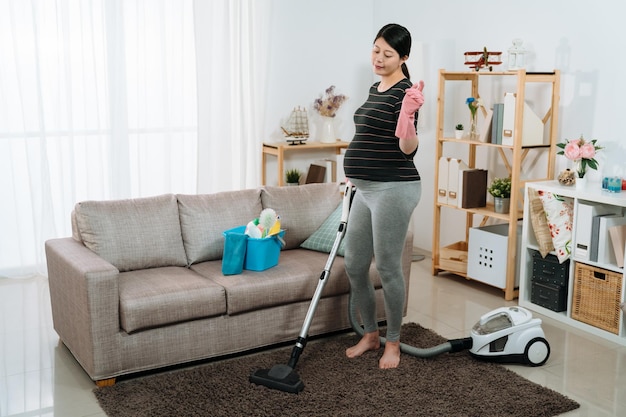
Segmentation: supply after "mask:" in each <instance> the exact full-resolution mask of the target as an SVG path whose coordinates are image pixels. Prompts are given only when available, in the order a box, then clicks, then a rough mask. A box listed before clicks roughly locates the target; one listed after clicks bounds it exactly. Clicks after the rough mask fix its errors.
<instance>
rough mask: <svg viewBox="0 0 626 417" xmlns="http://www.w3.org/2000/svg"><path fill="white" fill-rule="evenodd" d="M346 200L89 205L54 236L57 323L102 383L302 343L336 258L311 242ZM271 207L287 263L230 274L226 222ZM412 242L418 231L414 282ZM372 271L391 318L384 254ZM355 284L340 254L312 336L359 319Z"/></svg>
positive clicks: (323, 194)
mask: <svg viewBox="0 0 626 417" xmlns="http://www.w3.org/2000/svg"><path fill="white" fill-rule="evenodd" d="M341 199H342V194H341V192H340V190H339V189H338V187H337V185H335V184H311V185H305V186H300V187H264V188H259V189H249V190H241V191H233V192H223V193H217V194H210V195H162V196H157V197H150V198H140V199H131V200H118V201H86V202H82V203H78V204H77V205H76V207H75V210H74V213H73V216H72V226H73V227H72V229H73V236H72V237H67V238H60V239H52V240H49V241H47V242H46V257H47V264H48V279H49V284H50V297H51V301H52V315H53V323H54V328H55V330H56V332H57V333H58V334H59V336H60V339H61V341H62V342H63V343H64V344H65V346H67V348H68V349H69V350H70V351H71V352H72V354H73V355H74V357H75V358H76V360H77V361H78V362H79V363H80V365H81V366H82V367H83V368H84V369H85V371H86V372H87V374H88V375H89V377H90V378H91V379H92V380H94V381H96V383H97V384H98V385H100V386H103V385H110V384H113V383H115V378H116V377H118V376H121V375H125V374H130V373H134V372H139V371H145V370H151V369H156V368H161V367H166V366H170V365H175V364H182V363H187V362H192V361H197V360H201V359H207V358H214V357H219V356H222V355H227V354H232V353H236V352H243V351H246V350H250V349H254V348H259V347H264V346H269V345H273V344H276V343H280V342H287V341H290V340H294V341H295V339H296V337H297V336H298V333H299V331H300V329H301V326H302V323H303V320H304V317H305V314H306V311H307V309H308V307H309V304H310V300H311V298H312V296H313V293H314V290H315V288H316V286H317V283H318V280H319V277H320V274H321V273H322V271H323V269H324V266H325V263H326V260H327V258H328V254H327V253H324V252H321V251H313V250H308V249H302V248H300V245H301V244H302V243H303V242H304V241H305V240H306V239H307V238H308V237H309V236H310V235H311V234H313V233H314V232H315V231H316V230H318V228H320V226H322V225H323V223H324V221H325V219H326V218H327V217H328V216H329V215H330V214H331V213H333V212H334V210H335V208H336V207H337V206H338V205H339V204H340V202H341ZM266 207H270V208H273V209H274V210H275V211H276V212H277V213H278V214H279V215H280V216H281V226H282V228H283V229H284V230H285V236H284V240H285V243H286V246H285V247H284V249H283V250H282V251H281V253H280V260H279V264H278V265H277V266H275V267H273V268H270V269H267V270H265V271H261V272H257V271H248V270H244V271H243V273H242V274H239V275H229V276H224V275H223V274H222V272H221V258H222V252H223V246H224V237H223V234H222V232H223V231H224V230H228V229H230V228H233V227H237V226H241V225H245V224H246V223H247V222H248V221H250V220H251V219H253V218H255V217H258V216H259V214H260V212H261V210H262V209H263V208H266ZM348 227H349V226H348ZM335 231H336V229H335ZM333 240H334V237H333ZM411 250H412V236H411V235H410V233H409V235H408V236H407V240H406V245H405V250H404V254H403V266H404V274H405V281H406V285H407V290H408V283H409V274H410V264H411ZM372 277H373V279H374V281H375V283H376V287H377V299H378V305H379V318H380V319H381V320H383V319H384V308H383V302H382V290H381V288H380V279H379V277H378V274H377V273H376V271H375V265H374V263H372ZM348 292H349V284H348V280H347V277H346V274H345V270H344V263H343V258H342V257H337V258H336V260H335V263H334V266H333V269H332V273H331V277H330V280H329V281H328V283H327V285H326V287H325V289H324V293H323V296H322V299H321V300H320V303H319V305H318V308H317V311H316V314H315V317H314V319H313V322H312V324H311V328H310V331H309V335H310V336H313V335H319V334H324V333H328V332H333V331H337V330H342V329H348V328H349V327H350V325H349V321H348V317H347V315H348V306H347V303H348V302H347V300H348ZM407 293H408V291H407ZM405 311H406V302H405ZM338 354H340V352H338ZM287 359H288V358H286V360H287Z"/></svg>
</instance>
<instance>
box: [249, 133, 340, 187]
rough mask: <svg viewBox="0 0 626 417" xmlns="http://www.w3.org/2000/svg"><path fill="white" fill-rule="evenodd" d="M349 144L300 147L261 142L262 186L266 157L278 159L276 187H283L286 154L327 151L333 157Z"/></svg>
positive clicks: (305, 143) (320, 144)
mask: <svg viewBox="0 0 626 417" xmlns="http://www.w3.org/2000/svg"><path fill="white" fill-rule="evenodd" d="M348 145H349V142H344V141H342V140H339V139H338V140H337V142H335V143H322V142H308V141H307V142H304V143H303V144H301V145H290V144H288V143H287V142H284V143H283V142H275V143H274V142H263V161H262V165H263V171H262V175H261V181H262V184H263V185H265V181H266V163H267V156H268V155H274V156H275V157H276V158H277V159H278V185H279V186H282V185H285V181H284V174H283V171H284V158H285V154H286V153H288V152H302V151H312V150H320V149H321V150H328V151H333V154H334V155H339V154H340V153H341V149H344V148H347V147H348ZM332 180H333V181H336V180H337V178H336V176H333V178H332Z"/></svg>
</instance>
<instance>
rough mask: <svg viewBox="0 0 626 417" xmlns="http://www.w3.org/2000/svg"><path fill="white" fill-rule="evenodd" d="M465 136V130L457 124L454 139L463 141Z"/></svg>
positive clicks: (461, 125)
mask: <svg viewBox="0 0 626 417" xmlns="http://www.w3.org/2000/svg"><path fill="white" fill-rule="evenodd" d="M464 134H465V130H464V127H463V124H461V123H459V124H457V125H456V126H455V127H454V137H455V138H457V139H463V135H464Z"/></svg>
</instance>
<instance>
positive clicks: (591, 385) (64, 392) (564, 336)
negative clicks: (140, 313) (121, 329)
mask: <svg viewBox="0 0 626 417" xmlns="http://www.w3.org/2000/svg"><path fill="white" fill-rule="evenodd" d="M514 304H516V303H515V302H505V301H504V300H503V298H502V292H501V291H500V290H497V289H493V288H491V287H487V286H484V285H481V284H477V283H475V282H470V281H466V280H465V279H463V278H460V277H458V276H454V275H447V274H440V276H438V277H433V276H431V273H430V260H429V258H428V257H427V258H426V260H423V261H420V262H414V263H413V268H412V274H411V289H410V294H409V306H408V310H409V311H408V315H407V317H406V321H413V322H417V323H420V324H421V325H422V326H424V327H427V328H431V329H433V330H434V331H436V332H437V333H439V334H441V335H442V336H444V337H447V338H461V337H466V336H467V335H468V334H469V331H470V328H471V326H473V325H474V323H475V322H476V320H477V319H478V317H480V316H481V315H482V314H484V313H486V312H488V311H491V310H493V309H495V308H497V307H501V306H503V305H514ZM543 329H544V331H545V333H546V338H547V339H548V341H549V342H550V345H551V348H552V353H551V355H550V359H549V360H548V362H547V363H546V364H545V365H544V366H542V367H538V368H529V367H525V366H509V368H510V369H512V370H514V371H515V372H518V373H520V374H521V375H523V376H524V377H526V378H528V379H530V380H532V381H534V382H536V383H539V384H541V385H545V386H548V387H549V388H552V389H554V390H556V391H558V392H561V393H563V394H565V395H567V396H569V397H570V398H572V399H574V400H576V401H578V402H579V403H581V404H582V406H581V408H580V409H578V410H576V411H573V412H571V413H568V414H566V415H567V416H593V417H604V416H624V415H626V348H624V347H621V346H618V345H616V344H613V343H611V342H607V341H604V340H601V339H598V338H595V337H592V336H589V335H587V334H585V333H583V332H581V331H579V330H576V329H573V328H570V327H568V326H564V325H562V324H559V323H557V322H554V321H552V320H550V319H547V318H544V323H543ZM294 337H295V336H294ZM93 388H94V384H93V383H92V382H91V380H90V379H89V378H88V377H87V375H86V374H85V373H84V372H83V371H82V369H81V368H80V366H79V365H78V364H77V363H76V361H75V360H74V359H73V358H72V356H71V355H70V354H69V352H68V351H67V349H65V347H63V345H60V344H59V341H58V337H57V336H56V333H55V332H54V330H53V329H52V318H51V313H50V302H49V294H48V286H47V281H46V279H45V278H33V279H28V280H9V279H0V417H5V416H14V417H17V416H20V417H26V416H28V417H34V416H42V417H43V416H46V417H51V416H62V417H74V416H76V417H80V416H104V413H103V412H102V410H101V409H100V407H99V406H98V404H97V402H96V400H95V397H94V395H93V394H92V390H93Z"/></svg>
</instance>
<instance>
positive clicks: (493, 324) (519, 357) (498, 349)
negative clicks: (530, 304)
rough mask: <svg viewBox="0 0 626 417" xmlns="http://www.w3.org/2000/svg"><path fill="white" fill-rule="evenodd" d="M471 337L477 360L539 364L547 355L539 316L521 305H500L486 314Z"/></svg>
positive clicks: (542, 362) (548, 346)
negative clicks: (533, 314) (535, 315)
mask: <svg viewBox="0 0 626 417" xmlns="http://www.w3.org/2000/svg"><path fill="white" fill-rule="evenodd" d="M471 337H472V348H471V349H470V353H471V354H472V356H474V357H476V358H478V359H483V360H491V361H497V362H504V363H523V364H527V365H530V366H540V365H543V364H544V363H546V361H547V360H548V357H549V356H550V345H549V344H548V341H547V340H546V338H545V335H544V333H543V329H542V328H541V319H538V318H533V316H532V314H531V313H530V311H528V310H526V309H525V308H523V307H518V306H511V307H501V308H498V309H496V310H493V311H491V312H489V313H487V314H485V315H484V316H482V317H481V318H480V320H479V321H478V322H477V323H476V324H475V325H474V327H473V328H472V332H471Z"/></svg>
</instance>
